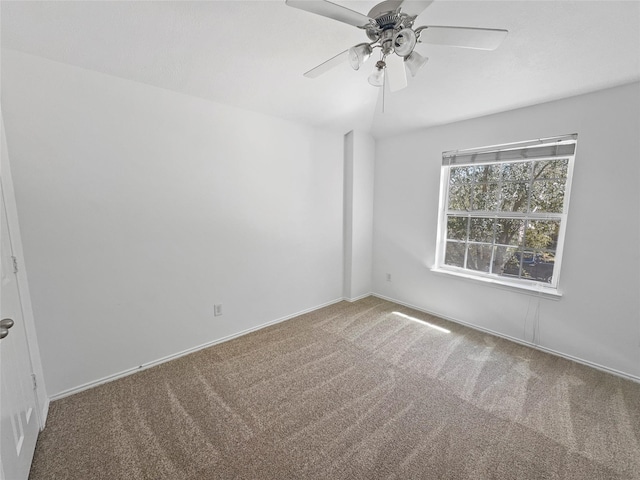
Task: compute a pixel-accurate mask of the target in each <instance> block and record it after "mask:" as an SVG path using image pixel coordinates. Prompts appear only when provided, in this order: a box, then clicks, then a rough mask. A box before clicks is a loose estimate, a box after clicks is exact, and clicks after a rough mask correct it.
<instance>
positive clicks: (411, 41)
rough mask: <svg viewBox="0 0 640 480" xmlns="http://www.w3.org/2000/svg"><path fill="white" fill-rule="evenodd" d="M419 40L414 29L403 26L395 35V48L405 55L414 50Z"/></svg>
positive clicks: (401, 54) (399, 53)
mask: <svg viewBox="0 0 640 480" xmlns="http://www.w3.org/2000/svg"><path fill="white" fill-rule="evenodd" d="M417 40H418V37H417V36H416V34H415V32H414V31H413V30H411V29H410V28H403V29H402V30H400V31H399V32H398V33H396V34H395V35H394V36H393V50H394V51H395V52H396V53H397V54H398V55H400V56H401V57H405V56H407V55H409V54H410V53H411V52H412V51H413V47H415V46H416V42H417Z"/></svg>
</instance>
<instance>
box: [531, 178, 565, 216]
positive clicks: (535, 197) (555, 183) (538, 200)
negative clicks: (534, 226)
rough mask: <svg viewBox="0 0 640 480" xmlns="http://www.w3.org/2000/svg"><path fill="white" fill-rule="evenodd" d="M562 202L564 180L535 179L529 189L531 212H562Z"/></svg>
mask: <svg viewBox="0 0 640 480" xmlns="http://www.w3.org/2000/svg"><path fill="white" fill-rule="evenodd" d="M563 204H564V181H562V182H560V181H559V180H537V181H535V182H533V189H532V191H531V211H532V212H553V213H562V207H563Z"/></svg>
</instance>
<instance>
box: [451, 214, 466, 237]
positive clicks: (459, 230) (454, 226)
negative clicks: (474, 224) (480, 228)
mask: <svg viewBox="0 0 640 480" xmlns="http://www.w3.org/2000/svg"><path fill="white" fill-rule="evenodd" d="M468 223H469V219H468V218H467V217H455V216H451V215H450V216H447V239H449V240H466V239H467V224H468Z"/></svg>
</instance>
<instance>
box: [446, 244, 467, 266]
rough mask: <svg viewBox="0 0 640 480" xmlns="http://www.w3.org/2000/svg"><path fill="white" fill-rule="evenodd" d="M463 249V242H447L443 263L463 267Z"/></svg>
mask: <svg viewBox="0 0 640 480" xmlns="http://www.w3.org/2000/svg"><path fill="white" fill-rule="evenodd" d="M464 251H465V244H464V243H458V242H447V250H446V252H445V255H444V263H445V265H451V266H453V267H464Z"/></svg>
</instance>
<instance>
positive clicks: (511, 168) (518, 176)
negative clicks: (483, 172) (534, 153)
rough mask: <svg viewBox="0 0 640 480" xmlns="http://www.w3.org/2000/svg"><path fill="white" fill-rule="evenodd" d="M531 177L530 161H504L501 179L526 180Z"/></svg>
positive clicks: (510, 180)
mask: <svg viewBox="0 0 640 480" xmlns="http://www.w3.org/2000/svg"><path fill="white" fill-rule="evenodd" d="M530 178H531V162H517V163H505V164H504V165H503V166H502V180H503V181H507V182H514V181H518V182H528V181H529V179H530Z"/></svg>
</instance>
